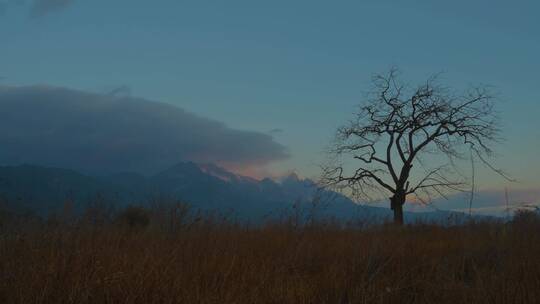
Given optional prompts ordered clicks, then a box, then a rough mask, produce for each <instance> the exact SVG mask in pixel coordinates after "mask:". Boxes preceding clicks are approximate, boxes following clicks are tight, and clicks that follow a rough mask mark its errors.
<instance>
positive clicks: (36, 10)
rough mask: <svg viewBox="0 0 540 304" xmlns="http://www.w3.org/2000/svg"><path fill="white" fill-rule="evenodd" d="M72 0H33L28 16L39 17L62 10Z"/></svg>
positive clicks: (71, 2)
mask: <svg viewBox="0 0 540 304" xmlns="http://www.w3.org/2000/svg"><path fill="white" fill-rule="evenodd" d="M73 2H74V0H34V1H33V2H32V4H31V7H30V16H32V17H41V16H43V15H46V14H48V13H50V12H54V11H58V10H62V9H64V8H66V7H68V6H70V5H71V4H73Z"/></svg>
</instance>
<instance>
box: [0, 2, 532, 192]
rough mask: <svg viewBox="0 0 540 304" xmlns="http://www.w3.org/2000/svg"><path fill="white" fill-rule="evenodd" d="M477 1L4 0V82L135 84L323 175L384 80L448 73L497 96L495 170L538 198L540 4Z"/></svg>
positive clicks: (289, 166) (92, 86)
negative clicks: (376, 78) (383, 75)
mask: <svg viewBox="0 0 540 304" xmlns="http://www.w3.org/2000/svg"><path fill="white" fill-rule="evenodd" d="M471 2H472V1H463V0H458V1H444V2H443V1H416V2H415V3H414V4H405V3H403V1H400V2H398V1H394V2H390V1H339V2H337V1H333V2H330V1H232V0H231V1H200V0H199V1H169V0H161V1H146V0H145V1H142V0H129V1H124V0H114V1H110V0H109V1H104V0H93V1H82V0H79V1H77V0H74V1H69V0H39V1H30V0H27V1H21V0H0V11H2V13H1V14H0V39H1V40H0V77H2V78H1V80H0V84H4V85H17V86H21V85H33V84H46V85H53V86H60V87H66V88H72V89H78V90H84V91H89V92H96V93H103V92H108V91H110V90H112V89H114V88H117V87H125V88H129V92H130V94H131V95H133V96H138V97H143V98H146V99H150V100H156V101H162V102H167V103H170V104H174V105H177V106H180V107H182V108H183V109H186V110H187V111H190V112H193V113H195V114H198V115H200V116H203V117H208V118H211V119H215V120H218V121H221V122H224V123H225V124H226V125H228V126H229V127H231V128H235V129H242V130H250V131H257V132H261V133H269V134H271V135H272V136H274V138H275V140H276V141H277V142H279V143H281V144H283V145H284V146H286V147H287V148H288V150H289V153H290V155H291V157H290V158H289V159H286V160H282V161H278V162H275V163H273V164H271V165H270V166H269V168H268V172H270V173H274V174H276V173H283V172H286V171H289V170H296V171H298V172H300V173H301V174H302V175H305V176H314V175H317V173H318V166H317V165H318V164H320V163H321V161H322V160H323V158H324V154H323V150H324V148H325V146H326V145H327V144H328V143H329V141H330V140H331V138H332V136H333V134H334V131H335V129H336V127H338V126H339V125H341V124H342V123H344V122H345V121H346V120H347V119H349V118H351V115H352V114H351V113H352V112H353V110H354V109H355V106H356V105H357V104H358V103H359V102H360V101H361V100H362V97H363V92H365V91H366V90H368V89H369V80H370V77H371V75H372V74H373V73H379V72H384V71H386V70H388V68H389V67H391V66H394V65H396V66H399V67H400V69H401V70H402V72H403V75H404V77H405V79H406V81H408V82H410V83H411V84H415V83H416V82H419V81H422V80H424V79H425V78H426V77H427V76H429V75H430V74H433V73H437V72H441V71H444V72H445V74H444V76H443V77H444V81H445V82H446V83H448V84H449V85H452V86H454V87H456V88H463V87H466V86H467V85H470V84H478V83H482V84H489V85H493V86H494V87H495V91H496V92H497V93H498V95H499V97H500V99H501V104H500V107H499V110H500V112H501V118H502V120H503V123H504V130H505V131H504V134H503V136H504V137H505V138H506V141H505V142H504V143H503V144H502V145H501V146H500V147H498V148H497V149H496V151H497V152H498V154H499V156H498V159H497V163H498V164H499V165H500V167H502V168H504V169H506V171H508V172H509V173H510V174H512V176H514V177H515V178H516V179H518V180H519V181H520V184H517V185H512V187H514V188H540V174H538V173H539V172H540V161H538V156H539V155H540V123H539V121H538V120H539V117H540V91H539V90H538V86H539V84H540V77H539V76H538V71H540V58H539V56H538V54H540V20H539V18H538V12H540V3H538V1H513V2H510V1H474V3H471ZM2 3H3V5H1V4H2ZM2 8H3V9H2ZM275 129H279V130H281V131H280V132H270V131H271V130H275ZM480 180H481V184H480V187H485V188H500V187H503V186H506V185H507V182H505V181H504V180H502V179H500V178H497V177H495V176H494V175H493V174H490V173H488V172H483V173H482V174H480Z"/></svg>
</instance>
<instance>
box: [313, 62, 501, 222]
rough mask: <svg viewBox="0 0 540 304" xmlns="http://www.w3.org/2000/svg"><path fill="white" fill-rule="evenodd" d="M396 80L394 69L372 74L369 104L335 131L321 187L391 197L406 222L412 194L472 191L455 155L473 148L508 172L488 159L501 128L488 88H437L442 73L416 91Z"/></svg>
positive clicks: (478, 155)
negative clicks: (406, 208)
mask: <svg viewBox="0 0 540 304" xmlns="http://www.w3.org/2000/svg"><path fill="white" fill-rule="evenodd" d="M398 78H399V77H398V72H397V70H396V69H391V70H390V72H389V73H388V74H386V75H376V76H374V77H373V88H374V90H373V92H371V93H370V95H369V97H368V99H367V102H366V103H364V104H363V105H361V107H360V109H359V111H358V113H357V114H356V117H355V119H353V120H352V121H350V122H349V123H348V124H347V125H346V126H343V127H341V128H339V129H338V131H337V135H336V140H335V142H334V144H333V145H332V148H331V155H332V156H333V157H332V162H331V163H330V164H328V165H325V166H324V167H323V179H322V184H323V185H324V186H327V187H328V186H332V187H336V188H339V189H348V190H350V191H352V194H353V195H355V196H360V197H365V198H368V199H369V198H372V197H373V196H374V195H379V194H383V195H388V194H390V206H391V209H392V210H393V212H394V222H395V223H398V224H402V223H403V205H404V204H405V202H406V199H407V197H408V196H411V197H413V198H416V199H417V200H419V201H421V202H424V203H427V202H428V200H429V198H430V197H431V196H432V195H441V196H445V195H446V194H448V193H449V192H450V191H464V190H465V189H466V188H465V187H466V186H467V183H466V181H467V178H466V177H465V175H463V174H462V173H460V170H459V168H458V166H457V165H456V160H459V159H464V158H467V157H468V155H469V153H468V152H469V151H470V152H472V154H470V155H474V157H475V158H477V159H478V160H479V161H480V162H482V163H483V164H485V165H486V166H487V167H488V168H490V169H492V170H494V171H495V172H497V173H498V174H501V175H503V176H505V175H504V173H503V172H502V171H500V170H498V169H496V168H495V167H494V166H492V165H491V164H490V163H489V162H488V160H489V157H490V156H491V155H492V150H491V148H490V145H491V144H492V143H494V142H497V141H498V134H499V129H498V127H497V118H496V115H495V112H494V99H493V97H492V96H491V95H490V93H489V90H488V88H487V87H476V88H473V89H469V90H467V91H465V92H464V93H462V94H456V93H455V92H453V91H452V90H450V89H448V88H446V87H444V86H441V85H439V83H438V81H437V79H438V77H437V76H433V77H430V78H429V79H428V80H427V81H426V82H425V83H423V84H421V85H419V86H417V87H415V88H411V87H408V86H406V85H404V84H403V83H402V82H400V81H399V79H398ZM426 158H427V159H428V160H429V161H426ZM344 160H345V161H349V160H350V161H355V162H359V163H360V165H354V166H353V167H354V168H355V170H352V171H351V170H347V168H350V166H346V165H345V163H346V164H350V162H349V163H347V162H344ZM427 163H430V164H431V165H430V166H428V165H427ZM434 164H436V165H434ZM417 165H418V166H417ZM413 166H414V167H415V170H413ZM417 167H420V168H418V169H416V168H417ZM384 197H388V196H384Z"/></svg>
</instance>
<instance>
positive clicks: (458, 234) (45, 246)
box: [0, 219, 540, 304]
mask: <svg viewBox="0 0 540 304" xmlns="http://www.w3.org/2000/svg"><path fill="white" fill-rule="evenodd" d="M24 227H25V228H20V227H19V228H16V229H6V228H4V229H3V231H2V233H1V239H0V302H1V303H220V304H221V303H540V235H539V232H540V224H539V221H535V220H527V221H522V222H519V221H518V222H516V223H514V224H510V225H505V224H500V223H482V224H470V225H466V226H460V227H447V228H443V227H436V226H427V225H426V226H423V225H415V226H410V227H404V228H396V227H391V226H378V227H371V228H367V229H355V228H343V227H340V226H338V225H334V224H315V225H307V226H303V227H298V226H295V225H292V224H291V223H290V222H286V221H284V222H281V223H273V224H267V225H264V226H261V227H257V228H247V227H243V226H241V225H235V224H230V223H227V222H226V221H215V220H213V221H212V220H200V219H197V220H194V221H192V222H191V224H189V225H177V226H175V227H176V228H175V229H173V230H171V229H163V227H157V226H152V225H151V224H150V225H148V226H145V227H138V226H137V225H125V224H119V223H118V222H112V223H110V224H99V225H96V224H88V223H69V224H58V223H56V224H54V225H53V224H51V223H49V224H34V225H30V224H29V225H26V226H24Z"/></svg>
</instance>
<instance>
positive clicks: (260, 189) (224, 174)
mask: <svg viewBox="0 0 540 304" xmlns="http://www.w3.org/2000/svg"><path fill="white" fill-rule="evenodd" d="M160 199H161V200H179V201H182V202H185V203H188V204H189V205H190V206H191V208H195V209H197V210H201V211H217V212H219V213H224V214H229V215H232V216H234V217H235V218H237V219H242V220H243V219H245V220H250V221H259V220H262V219H265V218H278V217H280V216H286V215H287V214H289V215H290V214H292V213H294V212H297V213H298V214H302V215H303V216H308V215H309V216H312V217H316V218H334V219H338V220H352V219H357V220H375V221H383V220H387V219H390V218H391V215H392V214H391V211H390V210H389V209H386V208H380V207H374V206H368V205H360V204H357V203H355V202H353V201H352V200H351V199H349V198H348V197H346V196H344V195H342V194H339V193H336V192H332V191H328V190H320V189H318V187H317V186H316V183H315V182H313V181H312V180H310V179H301V178H299V177H298V176H297V175H296V174H291V175H289V176H286V177H285V178H282V179H281V180H279V181H275V180H272V179H269V178H265V179H263V180H256V179H253V178H250V177H246V176H242V175H238V174H235V173H232V172H230V171H227V170H225V169H223V168H221V167H219V166H216V165H214V164H196V163H193V162H182V163H178V164H176V165H175V166H172V167H170V168H169V169H166V170H164V171H162V172H159V173H157V174H155V175H152V176H143V175H140V174H136V173H118V174H113V175H108V176H89V175H85V174H82V173H79V172H77V171H74V170H69V169H61V168H48V167H40V166H34V165H19V166H2V167H0V202H2V203H3V205H4V206H6V207H7V208H10V209H12V210H16V211H19V212H27V211H31V212H33V213H36V214H39V215H46V214H49V213H51V212H54V211H57V210H59V209H61V208H62V207H63V206H64V204H65V202H66V201H70V202H73V203H74V204H75V205H76V208H78V209H80V210H82V209H83V208H84V207H85V206H86V205H88V204H91V203H92V202H95V201H97V200H99V201H105V202H108V203H111V204H114V206H115V207H120V208H121V207H125V206H127V205H132V204H137V205H144V204H148V203H149V202H151V201H153V200H154V201H155V200H160ZM405 217H406V219H407V220H408V221H409V222H410V221H416V220H428V221H438V222H440V221H447V220H448V218H451V217H453V218H455V219H457V218H459V219H464V218H465V215H464V214H463V213H454V212H446V211H433V212H423V213H417V212H407V213H406V215H405ZM455 219H454V220H455Z"/></svg>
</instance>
